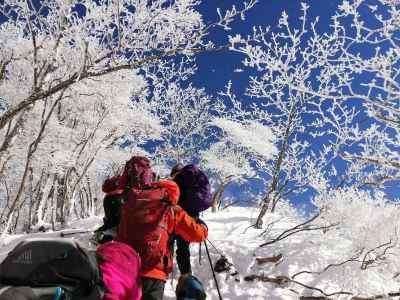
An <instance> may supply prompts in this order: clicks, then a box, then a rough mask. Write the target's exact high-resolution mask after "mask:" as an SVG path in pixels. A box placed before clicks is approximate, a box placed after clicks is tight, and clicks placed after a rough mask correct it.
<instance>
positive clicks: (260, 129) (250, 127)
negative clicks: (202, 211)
mask: <svg viewBox="0 0 400 300" xmlns="http://www.w3.org/2000/svg"><path fill="white" fill-rule="evenodd" d="M231 113H232V112H231ZM234 114H235V115H237V117H239V118H240V110H239V111H236V112H235V113H234ZM238 114H239V116H238ZM231 117H232V116H231ZM213 124H214V126H216V127H218V128H219V129H220V131H222V133H221V137H220V138H219V140H218V142H216V143H214V144H212V145H211V146H210V147H209V148H208V149H207V150H205V151H203V153H202V162H203V165H204V167H205V168H207V169H208V170H209V171H210V172H211V173H212V174H213V175H214V176H215V178H216V179H217V182H218V187H217V189H216V191H215V192H214V195H213V210H214V211H215V210H216V208H217V207H218V206H219V205H220V203H221V199H222V195H223V192H224V190H225V188H226V186H227V185H228V184H230V183H232V182H239V183H243V181H244V180H245V179H249V178H255V177H257V176H258V175H257V173H259V172H262V170H263V161H264V160H268V159H270V158H271V157H273V156H274V155H275V154H276V147H275V145H274V143H275V136H274V135H273V133H272V132H271V130H270V129H269V128H267V127H264V126H263V125H261V124H260V123H258V122H254V121H251V120H247V122H243V123H241V122H239V121H233V120H231V119H229V118H216V119H214V120H213ZM260 162H261V163H260Z"/></svg>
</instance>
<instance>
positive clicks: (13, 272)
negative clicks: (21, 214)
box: [0, 238, 104, 300]
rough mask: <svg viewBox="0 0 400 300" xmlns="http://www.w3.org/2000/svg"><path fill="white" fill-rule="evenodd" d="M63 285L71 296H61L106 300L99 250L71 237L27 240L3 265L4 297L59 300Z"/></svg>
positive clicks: (0, 286)
mask: <svg viewBox="0 0 400 300" xmlns="http://www.w3.org/2000/svg"><path fill="white" fill-rule="evenodd" d="M60 288H61V290H62V293H64V294H65V295H68V297H67V296H65V297H63V298H59V299H73V300H81V299H88V300H100V299H102V296H103V291H104V287H103V283H102V280H101V275H100V273H99V269H98V265H97V259H96V254H95V252H89V251H86V250H84V249H83V248H82V247H81V246H80V245H79V244H78V242H76V241H74V240H70V239H63V238H51V239H49V238H41V239H26V240H25V241H23V242H20V243H19V244H18V245H17V246H16V247H15V248H14V249H13V250H12V251H11V252H10V253H9V254H8V256H7V257H6V258H5V260H4V261H3V262H2V263H1V264H0V300H11V299H13V300H14V299H21V300H22V299H24V300H25V299H27V300H28V299H29V300H31V299H35V300H39V299H40V300H42V299H43V300H44V299H57V297H55V296H56V295H55V294H54V293H59V292H60ZM52 293H53V294H52ZM49 294H50V295H49ZM51 294H52V295H51ZM49 297H50V298H49Z"/></svg>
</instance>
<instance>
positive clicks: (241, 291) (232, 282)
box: [0, 207, 400, 300]
mask: <svg viewBox="0 0 400 300" xmlns="http://www.w3.org/2000/svg"><path fill="white" fill-rule="evenodd" d="M256 216H257V210H256V209H255V208H243V207H242V208H240V207H230V208H227V209H225V210H223V211H220V212H218V213H215V214H213V213H208V212H207V213H205V214H204V216H203V219H204V220H205V221H206V222H207V224H208V226H209V240H210V241H211V243H212V244H213V245H214V246H215V247H216V248H217V249H218V250H217V249H215V248H214V247H213V246H212V245H211V244H210V243H208V247H209V250H210V253H211V259H212V260H213V262H214V263H215V261H216V260H217V259H218V258H219V257H220V254H221V253H222V254H224V255H226V257H227V258H228V259H229V261H230V262H231V263H232V264H233V266H234V268H233V267H232V269H231V271H230V272H224V273H219V274H217V279H218V283H219V286H220V289H221V292H222V297H223V299H224V300H228V299H230V300H238V299H269V300H273V299H299V297H300V296H310V295H313V296H322V294H321V293H320V292H319V291H317V290H316V289H320V290H322V291H323V292H325V293H326V294H331V293H336V292H350V293H351V294H352V295H353V296H355V295H357V296H374V295H380V294H384V293H388V292H395V291H398V290H399V287H400V278H399V277H397V278H393V277H394V276H393V268H388V266H387V265H385V264H382V265H378V266H376V267H373V268H368V269H366V270H361V268H360V265H361V263H360V262H359V261H352V262H347V263H345V264H343V265H341V266H334V265H333V266H331V267H329V268H328V269H327V270H326V271H325V272H322V273H320V274H305V273H303V274H300V275H298V276H295V278H294V280H295V281H296V282H297V283H296V282H291V283H286V284H284V285H280V286H279V285H277V284H275V283H270V282H261V281H254V282H247V281H245V280H244V277H245V276H248V275H264V276H268V277H274V278H275V277H276V276H287V277H291V278H293V277H292V276H293V275H295V274H296V273H298V272H301V271H312V272H321V271H323V270H324V268H326V267H327V266H328V265H329V264H339V263H341V262H343V261H345V260H346V257H345V255H344V253H348V250H349V247H351V242H350V241H349V240H346V239H344V238H342V237H341V236H339V235H338V234H336V233H335V232H334V231H332V232H328V233H323V232H322V231H311V232H310V231H309V232H302V233H297V234H295V235H292V236H290V237H288V238H286V239H284V240H282V241H280V242H277V243H274V244H271V245H269V246H266V247H262V248H260V247H259V245H260V244H262V243H263V242H265V241H267V240H269V239H271V238H272V237H276V236H277V235H279V234H280V233H282V232H283V231H284V230H285V229H288V228H291V227H293V226H295V225H297V224H300V223H302V221H303V220H301V219H299V217H298V216H297V215H296V214H294V213H291V210H290V209H286V210H285V209H284V210H282V211H281V213H280V214H279V213H275V214H274V215H267V216H266V219H265V224H270V223H273V225H271V226H266V228H268V230H267V231H266V230H265V229H264V230H256V229H254V228H252V227H249V226H250V225H251V224H253V223H254V218H255V217H256ZM101 220H102V218H101V217H95V218H90V219H86V220H81V221H75V222H71V223H70V224H69V229H68V230H64V232H73V231H80V230H93V229H95V228H96V227H98V226H99V225H100V224H101ZM41 236H46V237H51V236H60V232H47V233H35V234H31V235H30V237H41ZM26 237H27V235H18V236H8V237H6V239H5V240H3V245H2V246H1V248H0V261H1V260H3V259H4V257H5V256H6V255H7V253H8V252H9V251H10V250H11V249H12V248H13V247H14V246H15V245H16V244H17V243H18V242H19V241H21V240H23V239H25V238H26ZM72 238H75V239H78V240H79V241H81V242H82V243H83V244H84V245H86V246H87V247H94V245H93V244H91V243H90V234H88V233H83V234H76V235H73V237H72ZM201 249H202V254H201V260H200V261H199V255H198V250H199V246H198V244H193V245H192V253H193V256H192V264H193V272H194V274H195V275H196V276H197V277H198V278H199V279H200V280H201V281H202V282H203V284H204V286H205V288H206V290H207V295H208V297H207V299H210V300H211V299H219V298H218V294H217V290H216V288H215V282H214V280H213V276H212V272H211V269H210V264H209V262H208V258H207V255H206V251H205V249H204V245H203V247H202V248H201ZM278 254H282V259H281V260H280V261H279V262H278V263H265V264H263V265H258V264H257V262H256V257H271V256H274V255H278ZM347 259H349V257H347ZM235 270H236V271H237V272H238V276H232V275H230V273H233V272H234V271H235ZM178 276H179V271H177V270H176V271H175V272H174V280H173V281H171V279H170V280H169V281H168V283H167V285H166V291H165V297H164V299H165V300H172V299H175V296H174V289H173V287H174V286H175V285H176V283H177V278H178ZM171 277H172V276H170V278H171ZM302 285H307V286H309V287H312V288H315V290H312V289H309V288H306V287H304V286H302ZM330 298H331V299H351V296H350V295H341V296H339V295H336V296H332V297H330Z"/></svg>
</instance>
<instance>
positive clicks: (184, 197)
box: [175, 165, 212, 214]
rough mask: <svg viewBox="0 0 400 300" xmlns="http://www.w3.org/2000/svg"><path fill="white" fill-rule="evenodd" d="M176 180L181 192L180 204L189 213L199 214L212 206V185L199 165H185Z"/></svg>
mask: <svg viewBox="0 0 400 300" xmlns="http://www.w3.org/2000/svg"><path fill="white" fill-rule="evenodd" d="M175 182H176V183H177V184H178V186H179V190H180V192H181V195H180V197H179V201H178V204H179V205H180V206H181V207H182V208H183V209H184V210H186V211H187V212H188V213H189V214H198V213H199V212H201V211H203V210H206V209H207V208H209V207H210V206H211V204H212V196H211V186H210V183H209V181H208V178H207V176H206V174H204V173H203V172H202V171H201V170H200V169H199V167H198V166H196V165H187V166H185V167H184V168H183V169H182V170H181V171H180V172H179V174H178V175H177V176H176V177H175Z"/></svg>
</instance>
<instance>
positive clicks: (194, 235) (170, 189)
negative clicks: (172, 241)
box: [117, 180, 208, 281]
mask: <svg viewBox="0 0 400 300" xmlns="http://www.w3.org/2000/svg"><path fill="white" fill-rule="evenodd" d="M150 185H151V186H153V187H159V188H160V189H162V190H163V191H165V197H166V198H167V199H169V201H170V202H171V204H173V209H172V210H168V212H167V213H166V224H168V225H167V226H168V229H167V232H168V233H169V235H172V234H173V233H176V234H179V235H180V236H181V237H182V238H183V239H185V240H187V241H190V242H202V241H204V240H205V239H206V238H207V235H208V230H207V228H206V227H205V226H204V225H201V224H198V223H196V221H195V220H194V219H193V218H192V217H190V216H189V215H188V214H187V213H186V212H185V211H184V210H183V209H182V208H181V207H180V206H178V205H176V204H177V202H178V199H179V187H178V185H177V184H176V183H175V182H173V181H170V180H160V181H158V182H153V183H151V184H150ZM132 227H133V226H130V219H129V218H128V217H123V218H122V219H121V223H120V225H119V229H118V236H117V240H119V241H122V242H125V243H127V244H130V241H129V233H130V231H131V230H135V229H134V228H132ZM168 251H169V249H168ZM172 254H173V253H169V256H171V257H172ZM141 276H142V277H148V278H155V279H159V280H163V281H165V280H166V279H167V276H168V274H166V273H165V270H164V269H163V268H153V269H151V270H148V271H145V272H143V271H142V272H141Z"/></svg>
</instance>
